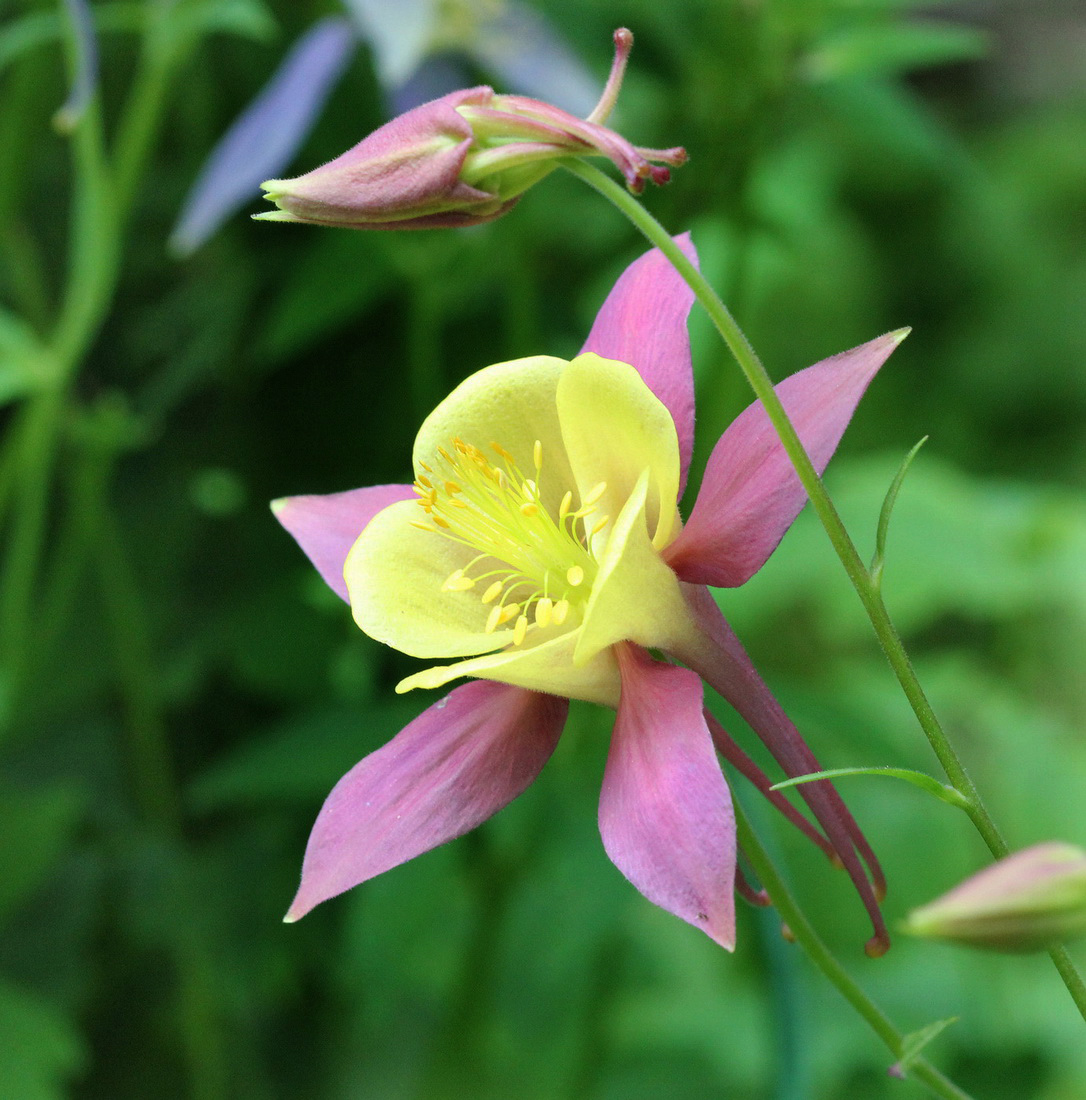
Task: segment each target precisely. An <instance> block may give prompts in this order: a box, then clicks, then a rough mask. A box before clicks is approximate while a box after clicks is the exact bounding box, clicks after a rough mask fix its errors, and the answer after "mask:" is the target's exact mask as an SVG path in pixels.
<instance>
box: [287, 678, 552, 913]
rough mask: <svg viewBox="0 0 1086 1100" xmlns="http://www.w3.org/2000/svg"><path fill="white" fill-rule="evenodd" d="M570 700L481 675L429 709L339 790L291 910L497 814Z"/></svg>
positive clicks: (539, 755)
mask: <svg viewBox="0 0 1086 1100" xmlns="http://www.w3.org/2000/svg"><path fill="white" fill-rule="evenodd" d="M568 709H569V703H568V702H567V700H565V699H559V698H557V697H555V696H553V695H542V694H540V693H539V692H535V691H526V690H524V689H523V688H516V687H510V686H509V685H507V684H496V683H491V682H489V681H486V680H478V681H473V682H472V683H468V684H464V685H463V686H462V687H458V688H456V689H455V690H454V691H451V692H450V693H449V694H448V695H446V696H445V698H444V699H441V700H439V701H438V702H437V703H435V704H434V705H433V706H432V707H430V708H429V709H428V710H426V711H423V713H422V714H420V715H419V717H418V718H416V719H415V720H414V721H413V722H411V723H410V724H409V725H407V726H405V727H404V728H403V729H402V730H401V731H400V732H399V733H398V734H397V735H396V736H395V737H394V738H393V739H392V740H391V741H389V742H388V744H387V745H384V746H382V747H381V748H379V749H377V751H376V752H372V753H370V755H369V756H367V757H366V758H365V759H364V760H362V761H361V762H360V763H359V764H356V765H355V766H354V767H353V768H352V769H351V770H350V771H349V772H348V773H347V774H346V775H345V776H344V777H343V778H342V779H341V780H340V781H339V782H338V783H337V784H336V785H335V787H334V788H333V789H332V793H331V794H330V795H329V796H328V798H327V800H326V801H325V803H324V806H323V807H321V812H320V814H319V815H318V816H317V820H316V823H315V824H314V826H313V831H312V833H310V835H309V844H308V845H307V846H306V851H305V860H304V862H303V864H302V883H301V886H300V887H299V888H298V894H297V896H296V897H295V899H294V902H293V904H292V905H291V907H290V911H289V912H288V913H287V917H286V919H287V920H288V921H294V920H297V919H298V918H299V917H302V916H304V915H305V914H306V913H308V912H309V910H310V909H312V908H313V907H314V906H315V905H319V904H320V903H321V902H322V901H326V900H327V899H328V898H331V897H334V896H335V895H336V894H341V893H343V891H344V890H349V889H350V888H351V887H352V886H357V885H358V884H359V883H361V882H365V881H366V880H367V879H370V878H373V877H374V875H379V874H381V872H382V871H387V870H389V869H390V868H392V867H396V866H398V865H399V864H401V863H404V862H405V861H407V860H409V859H412V858H413V857H414V856H417V855H421V854H422V853H423V852H428V851H429V850H430V849H431V848H436V847H437V846H438V845H439V844H444V843H445V842H446V841H447V840H452V839H453V838H454V837H458V836H461V835H462V834H464V833H466V832H468V831H469V830H470V829H474V828H475V826H476V825H478V824H480V823H481V822H483V821H485V820H486V819H487V818H488V817H491V816H493V815H494V814H496V813H497V812H498V811H499V810H500V809H502V807H503V806H506V805H508V803H510V802H511V801H512V800H513V799H514V798H516V796H517V795H518V794H520V793H521V792H522V791H523V790H524V789H525V788H526V787H527V786H528V785H529V784H530V783H531V782H532V780H534V779H535V777H536V776H537V775H538V774H539V771H540V769H541V768H542V767H543V765H544V764H545V763H546V762H547V760H548V759H549V758H550V755H551V753H552V752H553V751H554V747H555V745H556V744H557V743H558V737H559V735H560V734H561V732H562V726H563V725H564V723H565V719H566V712H567V710H568Z"/></svg>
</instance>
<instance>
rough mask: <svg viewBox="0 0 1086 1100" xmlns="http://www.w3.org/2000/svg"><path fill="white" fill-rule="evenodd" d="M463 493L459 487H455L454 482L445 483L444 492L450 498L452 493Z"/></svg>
mask: <svg viewBox="0 0 1086 1100" xmlns="http://www.w3.org/2000/svg"><path fill="white" fill-rule="evenodd" d="M463 491H464V490H463V489H461V488H460V486H459V485H457V484H456V482H455V481H446V482H445V492H446V493H448V494H449V496H452V495H453V494H454V493H462V492H463Z"/></svg>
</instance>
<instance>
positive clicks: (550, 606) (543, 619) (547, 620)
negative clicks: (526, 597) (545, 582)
mask: <svg viewBox="0 0 1086 1100" xmlns="http://www.w3.org/2000/svg"><path fill="white" fill-rule="evenodd" d="M553 614H554V601H553V600H552V599H551V598H550V597H549V596H541V597H540V598H539V600H538V601H537V602H536V605H535V622H536V626H542V627H547V626H550V625H551V617H552V615H553Z"/></svg>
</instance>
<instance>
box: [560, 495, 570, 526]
mask: <svg viewBox="0 0 1086 1100" xmlns="http://www.w3.org/2000/svg"><path fill="white" fill-rule="evenodd" d="M572 506H573V494H572V493H571V492H570V491H569V490H568V489H567V490H566V495H565V496H564V497H562V503H561V504H559V505H558V522H559V523H561V522H562V520H564V519H565V518H566V516H568V515H569V510H570V508H571V507H572Z"/></svg>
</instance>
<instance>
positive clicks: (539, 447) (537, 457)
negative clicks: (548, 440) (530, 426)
mask: <svg viewBox="0 0 1086 1100" xmlns="http://www.w3.org/2000/svg"><path fill="white" fill-rule="evenodd" d="M532 461H533V462H534V463H535V468H536V470H537V471H538V470H541V469H542V468H543V444H542V443H540V441H539V440H538V439H537V440H536V441H535V446H534V447H532Z"/></svg>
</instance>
